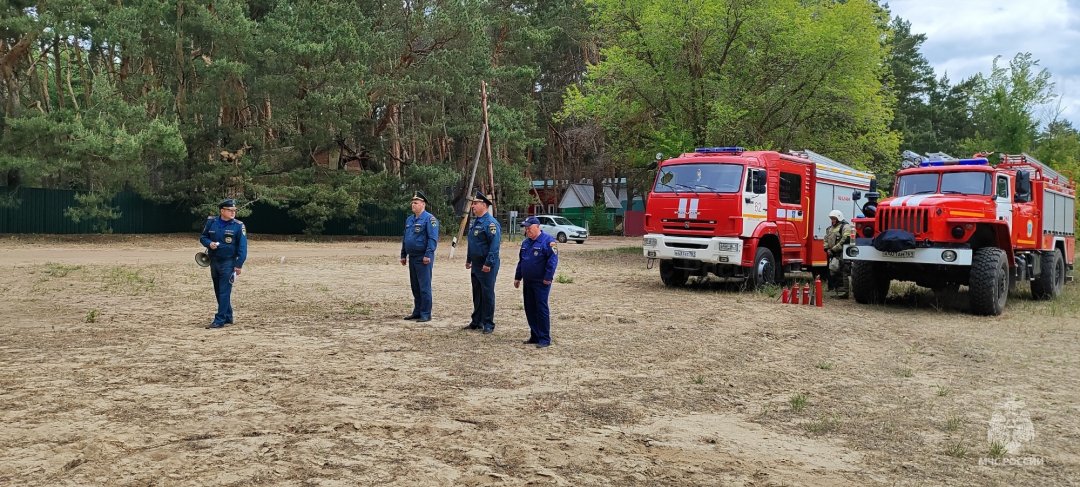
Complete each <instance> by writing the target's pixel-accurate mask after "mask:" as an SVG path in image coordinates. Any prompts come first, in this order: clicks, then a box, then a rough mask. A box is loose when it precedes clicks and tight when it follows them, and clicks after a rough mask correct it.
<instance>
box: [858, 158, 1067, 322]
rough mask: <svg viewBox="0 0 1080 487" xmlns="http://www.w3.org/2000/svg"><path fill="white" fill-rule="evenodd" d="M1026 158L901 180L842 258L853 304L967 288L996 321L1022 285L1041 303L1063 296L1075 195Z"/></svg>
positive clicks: (917, 167)
mask: <svg viewBox="0 0 1080 487" xmlns="http://www.w3.org/2000/svg"><path fill="white" fill-rule="evenodd" d="M946 157H947V155H946ZM1029 157H1030V156H1026V155H1024V156H1023V157H1013V156H1004V157H1003V162H1002V163H1000V164H998V165H997V166H994V165H991V164H990V163H989V161H988V159H987V158H986V157H973V158H971V159H955V158H943V159H941V160H930V159H924V160H919V161H917V163H913V164H910V167H908V168H905V169H903V170H901V171H900V172H899V173H897V177H896V180H895V185H894V188H893V196H892V197H890V198H887V199H885V200H882V201H881V202H880V204H878V206H877V208H876V210H875V211H874V212H873V214H871V215H866V217H864V218H859V219H855V220H854V221H853V224H854V226H855V231H856V234H857V238H856V240H855V243H854V244H853V245H850V246H848V247H847V248H846V249H845V258H847V259H850V260H853V261H854V263H853V267H852V280H853V291H854V294H855V299H856V301H858V302H860V303H878V302H882V301H884V299H885V297H886V295H887V294H888V288H889V283H890V282H891V281H893V280H899V281H911V282H914V283H916V284H917V285H919V286H922V287H928V288H931V289H933V290H935V291H947V290H955V289H957V288H958V287H959V286H961V285H967V286H968V287H969V290H970V298H971V299H970V301H971V311H972V312H974V313H976V314H983V315H996V314H1000V313H1001V312H1002V311H1003V309H1004V306H1005V302H1006V300H1007V296H1008V294H1009V290H1010V288H1011V287H1012V286H1014V285H1015V283H1016V282H1019V281H1023V280H1027V281H1031V283H1032V294H1033V295H1034V296H1035V297H1037V298H1043V299H1049V298H1053V297H1056V296H1057V295H1059V294H1060V293H1061V289H1062V286H1063V284H1064V281H1065V279H1066V275H1067V272H1068V271H1069V270H1071V268H1072V265H1073V262H1072V261H1073V255H1074V250H1073V249H1074V245H1075V236H1074V229H1073V228H1072V222H1073V215H1075V208H1074V204H1075V203H1074V199H1073V198H1074V195H1075V190H1074V189H1073V187H1072V185H1071V183H1070V182H1068V181H1067V180H1064V178H1061V177H1060V175H1057V174H1056V173H1054V176H1049V173H1048V171H1051V170H1050V169H1049V168H1048V167H1046V166H1045V165H1042V164H1041V163H1039V162H1038V161H1035V160H1034V159H1028V158H1029ZM1059 178H1060V179H1059ZM1065 220H1068V222H1066V221H1065Z"/></svg>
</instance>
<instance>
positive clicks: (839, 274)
mask: <svg viewBox="0 0 1080 487" xmlns="http://www.w3.org/2000/svg"><path fill="white" fill-rule="evenodd" d="M829 220H831V221H832V224H831V225H830V226H829V228H827V229H826V230H825V253H826V254H828V256H829V277H830V279H829V288H830V289H833V290H834V291H836V293H837V294H839V297H840V298H842V299H847V297H848V275H849V274H850V273H851V272H850V263H849V262H847V261H846V260H845V259H844V246H845V245H848V244H850V243H851V226H850V225H849V224H848V222H846V221H844V213H843V212H841V211H840V210H833V211H830V212H829Z"/></svg>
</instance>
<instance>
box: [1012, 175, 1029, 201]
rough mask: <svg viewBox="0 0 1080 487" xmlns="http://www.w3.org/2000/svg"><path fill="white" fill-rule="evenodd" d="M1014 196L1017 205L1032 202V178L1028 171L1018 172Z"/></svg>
mask: <svg viewBox="0 0 1080 487" xmlns="http://www.w3.org/2000/svg"><path fill="white" fill-rule="evenodd" d="M1013 195H1014V196H1013V198H1014V199H1015V200H1016V202H1017V203H1027V202H1028V201H1031V177H1030V176H1028V173H1027V171H1016V188H1015V190H1014V191H1013Z"/></svg>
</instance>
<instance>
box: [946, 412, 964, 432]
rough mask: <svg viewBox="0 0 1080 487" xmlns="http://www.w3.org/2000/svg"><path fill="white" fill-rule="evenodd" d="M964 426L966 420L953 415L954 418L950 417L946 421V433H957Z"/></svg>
mask: <svg viewBox="0 0 1080 487" xmlns="http://www.w3.org/2000/svg"><path fill="white" fill-rule="evenodd" d="M963 425H964V419H963V418H961V417H960V416H956V415H953V416H949V417H948V418H947V419H945V431H950V432H952V431H957V430H959V429H960V427H961V426H963Z"/></svg>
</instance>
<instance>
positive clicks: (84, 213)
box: [64, 193, 120, 233]
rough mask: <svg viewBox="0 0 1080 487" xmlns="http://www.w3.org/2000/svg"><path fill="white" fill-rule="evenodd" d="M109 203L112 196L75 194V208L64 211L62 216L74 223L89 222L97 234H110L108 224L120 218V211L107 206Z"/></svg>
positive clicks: (110, 230)
mask: <svg viewBox="0 0 1080 487" xmlns="http://www.w3.org/2000/svg"><path fill="white" fill-rule="evenodd" d="M111 201H112V196H111V195H106V194H103V193H82V194H77V195H75V203H76V206H72V207H69V208H68V209H67V210H64V215H65V216H67V217H68V218H70V219H71V221H73V222H75V223H80V222H84V221H85V222H89V223H90V224H91V226H92V227H93V229H94V230H95V231H97V232H101V233H111V232H112V228H111V227H110V222H112V221H113V220H116V219H118V218H120V209H119V208H117V207H115V206H109V203H110V202H111Z"/></svg>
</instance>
